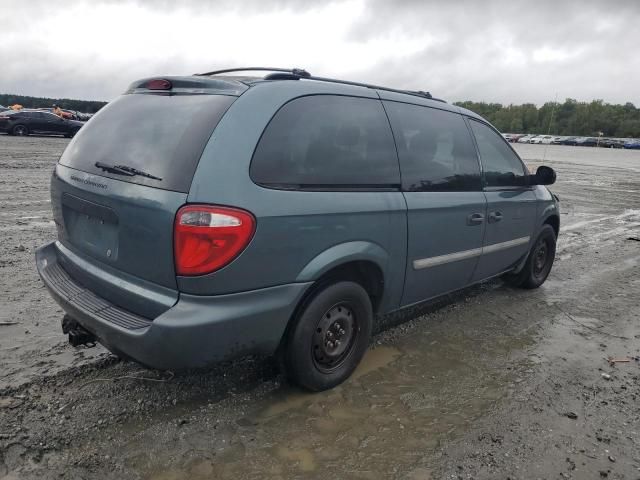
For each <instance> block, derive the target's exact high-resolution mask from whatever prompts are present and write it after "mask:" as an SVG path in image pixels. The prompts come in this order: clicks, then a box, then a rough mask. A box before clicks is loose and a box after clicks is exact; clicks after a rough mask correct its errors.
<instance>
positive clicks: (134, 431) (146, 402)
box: [0, 136, 640, 480]
mask: <svg viewBox="0 0 640 480" xmlns="http://www.w3.org/2000/svg"><path fill="white" fill-rule="evenodd" d="M66 143H67V140H64V139H54V138H13V137H8V136H0V170H1V171H2V175H0V205H1V206H2V208H1V209H0V230H2V245H1V246H0V273H1V275H0V282H1V285H0V304H1V307H2V308H1V311H0V322H7V323H11V322H16V323H15V324H13V325H5V326H0V365H1V366H2V369H0V479H2V478H7V479H14V478H38V479H43V478H44V479H49V478H87V479H89V478H91V479H95V478H113V479H116V478H117V479H122V478H141V479H182V478H191V479H196V480H197V479H210V478H216V479H227V478H229V479H239V478H261V479H262V478H274V479H276V478H283V479H284V478H362V479H369V478H371V479H378V478H400V479H440V478H463V479H466V478H486V479H495V478H511V479H517V478H522V479H529V478H531V479H536V478H545V479H547V478H548V479H556V478H575V479H589V478H594V479H598V478H616V479H622V478H624V479H634V480H637V479H639V478H640V453H639V452H640V436H639V435H640V361H638V360H636V358H640V322H639V321H638V317H639V315H640V270H639V264H640V242H637V241H634V240H629V239H630V238H634V237H640V171H639V170H640V152H632V151H620V150H604V149H594V148H579V147H554V146H550V147H545V146H543V145H523V146H520V145H518V146H517V148H518V150H519V152H520V154H521V155H522V156H523V158H524V159H525V160H526V162H527V164H528V165H530V167H532V168H535V167H536V166H537V165H539V164H541V163H543V162H544V163H545V164H548V165H551V166H553V167H554V168H555V169H556V170H557V172H558V183H557V184H556V185H554V186H553V187H552V188H551V190H552V191H553V192H554V193H557V194H558V195H559V196H560V198H561V213H562V218H561V237H560V241H559V245H558V252H557V258H556V264H555V266H554V269H553V271H552V273H551V276H550V278H549V280H548V281H547V282H546V283H545V284H544V285H543V286H542V287H541V288H540V289H538V290H534V291H525V290H518V289H513V288H510V287H508V286H506V285H504V284H503V283H502V281H501V280H494V281H491V282H487V283H485V284H482V285H480V286H476V287H473V288H471V289H468V290H466V291H464V292H461V293H459V294H456V295H454V296H451V297H448V298H445V299H441V300H440V301H439V302H437V303H435V304H433V305H426V306H424V307H422V308H420V309H414V310H412V311H410V312H404V313H403V314H402V315H400V316H397V318H396V317H394V318H391V319H387V320H388V321H387V323H389V324H393V325H395V326H391V327H389V328H388V329H386V330H385V331H383V332H381V333H379V334H377V335H376V337H375V338H374V340H373V343H372V345H371V348H370V349H369V351H368V352H367V354H366V356H365V358H364V360H363V362H362V364H361V365H360V366H359V368H358V370H357V371H356V372H355V374H354V375H353V377H352V378H351V379H350V380H349V381H348V382H346V383H345V384H344V385H341V386H340V387H338V388H336V389H334V390H331V391H328V392H323V393H318V394H309V393H306V392H303V391H300V390H298V389H296V388H294V387H292V386H290V385H288V384H287V382H286V380H285V379H284V378H283V377H282V376H281V375H280V374H279V373H278V369H277V368H276V365H275V363H274V362H273V361H272V360H270V359H260V358H247V359H242V360H239V361H236V362H229V363H225V364H221V365H217V366H215V367H214V368H212V369H210V370H207V371H202V372H191V373H182V374H179V375H173V374H171V373H169V372H154V371H148V370H145V369H144V368H142V367H140V366H138V365H136V364H134V363H130V362H124V361H120V360H118V359H116V358H115V357H113V356H111V355H110V354H108V352H106V351H105V350H104V349H102V348H100V347H97V348H95V349H81V350H74V349H73V348H72V347H70V346H68V345H67V344H66V342H65V339H64V338H63V336H62V335H61V333H60V331H59V321H60V317H61V315H62V312H61V310H60V309H59V308H58V307H57V306H56V304H55V303H54V302H53V301H52V300H51V299H50V298H49V296H48V295H47V293H46V291H45V289H44V287H43V286H42V285H41V283H40V281H39V279H38V277H37V273H36V271H35V268H34V265H33V250H34V249H35V248H36V247H37V246H39V245H40V244H42V243H44V242H45V241H47V240H48V239H50V238H53V236H54V228H53V225H52V224H51V222H50V214H49V204H48V180H49V175H50V173H51V169H52V168H53V165H54V163H55V161H56V159H57V157H58V156H59V155H60V153H61V152H62V150H63V149H64V146H65V145H66ZM608 358H613V359H616V360H628V361H624V362H615V363H610V362H609V361H608V360H607V359H608Z"/></svg>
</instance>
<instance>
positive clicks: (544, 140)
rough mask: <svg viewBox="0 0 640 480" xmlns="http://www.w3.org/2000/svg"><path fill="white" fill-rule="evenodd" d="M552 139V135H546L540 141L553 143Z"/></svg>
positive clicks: (546, 143) (547, 143) (545, 143)
mask: <svg viewBox="0 0 640 480" xmlns="http://www.w3.org/2000/svg"><path fill="white" fill-rule="evenodd" d="M552 140H553V137H552V136H551V135H545V136H544V137H542V140H540V143H542V144H544V145H549V144H551V141H552Z"/></svg>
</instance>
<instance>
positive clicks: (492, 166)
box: [469, 119, 527, 187]
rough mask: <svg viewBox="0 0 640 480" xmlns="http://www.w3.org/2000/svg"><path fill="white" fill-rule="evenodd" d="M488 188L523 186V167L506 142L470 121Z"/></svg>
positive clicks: (524, 177) (490, 130)
mask: <svg viewBox="0 0 640 480" xmlns="http://www.w3.org/2000/svg"><path fill="white" fill-rule="evenodd" d="M469 123H470V124H471V130H473V134H474V136H475V137H476V142H477V144H478V150H480V159H481V160H482V168H483V170H484V177H485V181H486V184H487V186H488V187H505V186H507V187H508V186H524V185H526V184H527V177H526V172H525V170H524V165H523V164H522V162H521V161H520V159H519V158H518V156H517V155H516V154H515V153H514V152H513V150H511V148H509V145H507V143H506V141H505V140H504V139H503V138H502V137H501V136H500V135H498V134H497V133H496V132H495V131H494V130H493V129H491V128H489V127H488V126H487V125H485V124H483V123H480V122H477V121H475V120H473V119H470V122H469Z"/></svg>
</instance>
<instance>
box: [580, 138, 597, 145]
mask: <svg viewBox="0 0 640 480" xmlns="http://www.w3.org/2000/svg"><path fill="white" fill-rule="evenodd" d="M597 144H598V139H597V138H595V137H579V138H577V139H576V141H575V145H576V146H578V147H595V146H596V145H597Z"/></svg>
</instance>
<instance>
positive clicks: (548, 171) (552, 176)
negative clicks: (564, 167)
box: [533, 165, 556, 185]
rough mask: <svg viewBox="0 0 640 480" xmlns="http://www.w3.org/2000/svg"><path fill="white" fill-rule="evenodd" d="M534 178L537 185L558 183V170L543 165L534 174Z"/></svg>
mask: <svg viewBox="0 0 640 480" xmlns="http://www.w3.org/2000/svg"><path fill="white" fill-rule="evenodd" d="M533 180H534V183H535V184H536V185H553V184H554V183H556V172H555V170H554V169H553V168H551V167H547V166H545V165H541V166H539V167H538V169H537V170H536V174H535V175H533Z"/></svg>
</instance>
